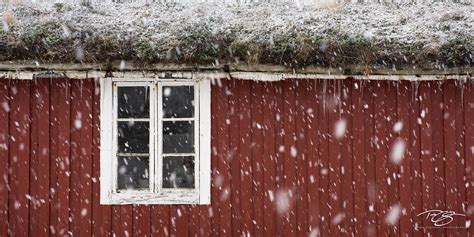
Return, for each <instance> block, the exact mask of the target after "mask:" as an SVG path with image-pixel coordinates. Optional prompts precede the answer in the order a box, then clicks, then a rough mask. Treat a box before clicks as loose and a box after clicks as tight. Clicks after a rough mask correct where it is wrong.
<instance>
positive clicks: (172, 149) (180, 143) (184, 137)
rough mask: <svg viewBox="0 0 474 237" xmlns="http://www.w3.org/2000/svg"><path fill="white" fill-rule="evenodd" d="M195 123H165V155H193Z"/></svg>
mask: <svg viewBox="0 0 474 237" xmlns="http://www.w3.org/2000/svg"><path fill="white" fill-rule="evenodd" d="M193 152H194V122H193V121H179V122H176V121H166V122H163V153H193Z"/></svg>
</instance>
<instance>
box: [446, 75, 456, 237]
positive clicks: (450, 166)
mask: <svg viewBox="0 0 474 237" xmlns="http://www.w3.org/2000/svg"><path fill="white" fill-rule="evenodd" d="M443 91H444V93H443V103H444V115H443V117H444V119H443V135H444V157H445V159H446V162H445V175H446V176H445V179H446V180H445V181H446V187H445V190H446V191H445V193H446V206H445V208H446V210H455V209H456V199H457V197H456V195H457V188H456V162H457V158H456V144H455V143H454V142H453V141H455V140H456V138H455V136H456V105H455V93H456V88H455V85H454V82H452V81H447V82H446V83H444V85H443ZM457 233H458V230H457V229H446V234H447V235H449V236H455V235H457Z"/></svg>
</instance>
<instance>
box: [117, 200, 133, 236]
mask: <svg viewBox="0 0 474 237" xmlns="http://www.w3.org/2000/svg"><path fill="white" fill-rule="evenodd" d="M119 229H120V230H119V233H118V236H124V237H128V236H132V235H133V205H123V206H120V227H119Z"/></svg>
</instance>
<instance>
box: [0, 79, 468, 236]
mask: <svg viewBox="0 0 474 237" xmlns="http://www.w3.org/2000/svg"><path fill="white" fill-rule="evenodd" d="M98 86H99V81H98V80H92V79H87V80H74V79H65V78H53V79H49V78H42V79H34V80H33V81H26V80H0V103H1V105H2V109H0V236H8V235H10V236H26V235H31V236H49V235H51V236H63V235H71V234H72V235H77V236H112V235H116V236H170V235H174V236H241V235H247V234H250V235H255V236H307V234H308V233H309V232H311V231H313V233H316V231H315V230H317V231H318V232H319V233H321V234H322V235H323V236H329V235H331V236H345V235H348V234H350V233H353V234H355V235H358V236H361V235H367V234H370V233H374V234H377V235H378V236H388V235H390V236H423V235H425V234H427V233H432V234H435V235H438V236H439V235H442V234H443V235H450V236H451V235H457V236H467V235H468V233H469V234H470V235H473V234H474V228H473V225H472V224H471V227H470V228H469V229H462V228H461V229H426V230H417V229H415V228H414V226H415V224H416V225H418V226H423V225H430V224H431V223H430V222H429V220H425V219H423V218H420V217H417V216H416V215H417V214H418V213H420V212H422V211H423V210H427V209H448V210H455V211H456V212H459V213H466V214H467V215H468V218H469V220H471V221H472V218H473V214H472V213H474V211H473V208H474V187H473V183H474V172H473V169H474V154H473V149H474V148H473V147H474V120H473V119H472V117H473V116H474V84H473V83H472V82H466V83H464V84H461V83H460V82H455V81H444V82H435V81H431V82H407V81H403V82H389V81H357V80H350V79H349V80H344V81H334V80H333V81H331V80H286V81H280V82H253V81H244V80H221V81H220V82H219V83H214V85H213V87H212V105H211V107H212V108H211V109H212V122H211V124H212V146H213V149H212V171H211V172H212V177H213V179H212V191H211V192H212V204H211V205H209V206H195V205H170V206H165V205H148V206H145V205H125V206H104V205H99V166H100V163H99V154H100V150H99V144H100V140H99V137H100V134H99V133H100V128H99V119H100V118H99V113H100V111H99V105H100V95H99V93H98V92H99V90H98ZM340 119H344V120H345V121H346V122H347V130H346V133H345V134H344V136H343V137H342V138H340V139H337V138H336V137H335V136H334V133H333V132H334V126H335V124H336V122H337V121H339V120H340ZM397 121H401V122H402V123H403V128H402V130H401V131H400V132H396V131H393V125H394V124H395V123H396V122H397ZM398 139H402V140H404V141H406V144H407V146H406V151H405V159H403V161H402V163H401V164H400V165H395V164H393V163H392V162H390V160H389V157H390V150H391V147H392V145H393V144H394V143H395V141H397V140H398ZM388 179H390V184H388V183H387V180H388ZM282 196H283V197H288V199H287V200H283V201H287V202H288V204H289V207H288V208H289V209H288V210H282V209H281V208H278V207H276V205H275V203H278V202H279V201H280V202H281V201H282V200H279V198H281V197H282ZM393 205H400V206H401V207H402V208H403V209H404V211H403V214H402V215H401V217H400V221H399V222H398V223H397V224H396V225H394V226H389V225H388V224H387V223H386V221H385V217H386V215H387V213H388V212H389V208H390V207H391V206H393ZM338 219H339V220H340V221H337V220H338ZM465 221H466V219H463V218H459V219H456V220H455V222H453V225H456V226H464V225H465V223H466V222H465Z"/></svg>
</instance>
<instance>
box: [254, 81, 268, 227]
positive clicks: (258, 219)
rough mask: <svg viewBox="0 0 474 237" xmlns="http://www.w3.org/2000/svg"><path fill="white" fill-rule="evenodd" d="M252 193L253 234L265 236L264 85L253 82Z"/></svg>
mask: <svg viewBox="0 0 474 237" xmlns="http://www.w3.org/2000/svg"><path fill="white" fill-rule="evenodd" d="M251 84H252V95H251V96H252V102H251V111H252V112H251V114H252V145H251V146H250V149H251V151H252V177H253V182H252V191H253V210H254V212H253V224H254V226H253V231H254V232H253V234H254V235H256V236H261V235H263V227H264V220H263V214H264V210H263V195H264V193H263V192H264V191H263V168H264V165H263V164H264V163H263V156H262V154H263V143H264V142H265V140H264V139H263V105H262V103H263V101H262V94H263V83H262V82H252V83H251Z"/></svg>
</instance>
